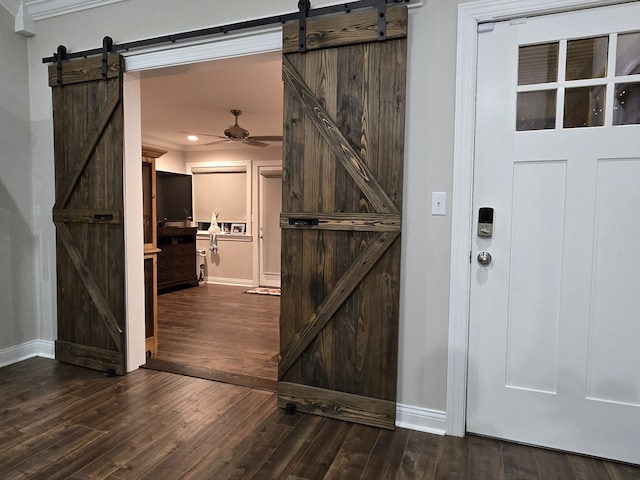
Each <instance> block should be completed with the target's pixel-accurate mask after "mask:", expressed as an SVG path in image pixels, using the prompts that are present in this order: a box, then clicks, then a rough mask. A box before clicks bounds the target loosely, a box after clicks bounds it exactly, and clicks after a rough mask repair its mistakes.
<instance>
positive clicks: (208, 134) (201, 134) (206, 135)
mask: <svg viewBox="0 0 640 480" xmlns="http://www.w3.org/2000/svg"><path fill="white" fill-rule="evenodd" d="M179 132H180V133H186V134H187V135H198V136H202V137H215V138H224V139H226V138H227V137H223V136H222V135H213V134H211V133H198V132H185V131H184V130H179Z"/></svg>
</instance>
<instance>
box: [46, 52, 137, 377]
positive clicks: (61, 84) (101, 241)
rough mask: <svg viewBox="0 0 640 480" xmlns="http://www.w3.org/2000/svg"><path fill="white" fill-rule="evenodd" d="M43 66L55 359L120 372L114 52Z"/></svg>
mask: <svg viewBox="0 0 640 480" xmlns="http://www.w3.org/2000/svg"><path fill="white" fill-rule="evenodd" d="M106 66H107V68H106V71H105V75H104V77H103V73H102V72H103V70H102V58H99V57H96V58H89V59H83V60H77V61H67V62H63V64H62V73H61V76H60V78H59V77H58V70H57V66H56V65H52V66H50V67H49V84H50V86H51V87H52V96H53V116H54V148H55V189H56V203H55V205H54V207H53V220H54V222H55V225H56V238H57V246H56V274H57V282H58V283H57V286H58V339H57V340H56V358H57V359H59V360H61V361H65V362H69V363H74V364H77V365H82V366H86V367H90V368H94V369H97V370H102V371H113V372H115V373H118V374H122V373H124V365H125V363H124V355H125V353H124V345H125V343H124V339H125V332H124V326H125V298H124V297H125V290H124V228H123V179H122V176H123V114H122V71H123V61H122V57H120V56H119V55H116V54H110V55H109V57H108V61H107V64H106Z"/></svg>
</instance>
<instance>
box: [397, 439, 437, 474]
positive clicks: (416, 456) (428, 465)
mask: <svg viewBox="0 0 640 480" xmlns="http://www.w3.org/2000/svg"><path fill="white" fill-rule="evenodd" d="M441 441H442V437H439V436H436V435H429V434H426V433H422V432H413V431H411V432H409V438H408V439H407V447H406V449H405V452H404V455H403V457H402V461H401V462H400V470H399V471H398V475H397V478H398V480H409V479H416V478H424V479H429V480H431V479H433V478H434V475H435V470H436V461H437V457H438V445H439V444H440V442H441Z"/></svg>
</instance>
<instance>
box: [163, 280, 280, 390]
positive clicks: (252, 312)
mask: <svg viewBox="0 0 640 480" xmlns="http://www.w3.org/2000/svg"><path fill="white" fill-rule="evenodd" d="M246 290H248V288H247V287H238V286H230V285H206V284H205V285H200V286H198V287H194V288H186V289H182V290H176V291H171V292H168V293H163V294H162V295H159V296H158V359H160V360H166V361H169V362H174V363H181V364H185V365H191V366H195V367H201V368H204V369H209V370H212V371H217V372H227V373H228V374H235V375H242V376H246V377H257V378H260V379H263V380H271V381H272V382H274V381H276V380H277V368H278V355H279V352H280V334H279V319H280V297H277V296H270V295H252V294H247V293H245V291H246Z"/></svg>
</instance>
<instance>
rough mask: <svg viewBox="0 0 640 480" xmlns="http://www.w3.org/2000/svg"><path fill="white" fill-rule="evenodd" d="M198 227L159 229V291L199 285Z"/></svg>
mask: <svg viewBox="0 0 640 480" xmlns="http://www.w3.org/2000/svg"><path fill="white" fill-rule="evenodd" d="M197 230H198V228H197V227H159V228H158V248H159V249H160V250H161V252H160V253H158V289H159V290H160V289H163V288H168V287H175V286H179V285H190V286H192V287H195V286H197V285H198V277H197V276H196V232H197Z"/></svg>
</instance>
